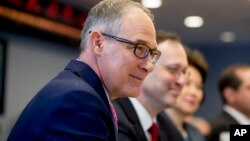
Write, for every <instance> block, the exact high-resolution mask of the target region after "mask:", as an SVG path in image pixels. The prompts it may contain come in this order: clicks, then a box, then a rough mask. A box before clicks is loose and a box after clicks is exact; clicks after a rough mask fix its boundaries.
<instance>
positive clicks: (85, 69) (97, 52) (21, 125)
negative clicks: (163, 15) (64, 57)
mask: <svg viewBox="0 0 250 141" xmlns="http://www.w3.org/2000/svg"><path fill="white" fill-rule="evenodd" d="M134 13H136V14H134ZM142 41H143V42H142ZM156 46H157V44H156V39H155V28H154V25H153V22H152V15H151V13H150V11H149V10H148V9H146V8H144V7H143V6H142V5H140V4H139V3H137V2H133V1H130V0H116V1H113V0H104V1H101V2H100V3H99V4H97V5H96V6H95V7H93V8H92V9H91V10H90V12H89V15H88V17H87V19H86V22H85V24H84V27H83V31H82V42H81V53H80V56H79V58H78V59H76V60H72V61H71V62H70V63H69V64H68V65H67V66H66V68H65V69H64V70H63V71H62V72H60V73H59V74H58V75H57V76H56V77H55V78H54V79H53V80H52V81H50V82H49V83H48V84H47V85H45V86H44V87H43V88H42V89H41V90H40V91H39V92H38V94H37V95H36V96H35V97H34V98H33V99H32V100H31V101H30V102H29V104H28V105H27V106H26V108H25V109H24V111H23V112H22V114H21V115H20V117H19V119H18V121H17V122H16V124H15V126H14V127H13V129H12V131H11V133H10V135H9V138H8V141H80V140H81V141H116V133H117V127H116V119H115V113H114V112H113V111H112V104H111V102H110V101H111V100H114V99H116V98H118V97H128V96H137V95H138V93H139V91H140V85H141V83H142V81H143V80H144V78H145V77H146V76H147V74H148V73H149V72H151V71H152V69H153V66H154V63H156V62H157V60H158V58H159V56H160V52H159V51H158V50H157V49H156Z"/></svg>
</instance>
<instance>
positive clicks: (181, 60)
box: [158, 40, 188, 68]
mask: <svg viewBox="0 0 250 141" xmlns="http://www.w3.org/2000/svg"><path fill="white" fill-rule="evenodd" d="M158 49H159V50H160V51H161V57H160V59H159V60H158V62H161V64H165V65H175V66H180V67H183V68H187V66H188V61H187V54H186V52H185V50H184V48H183V46H182V45H181V44H180V43H179V42H176V41H170V40H167V41H164V42H162V43H160V44H159V45H158Z"/></svg>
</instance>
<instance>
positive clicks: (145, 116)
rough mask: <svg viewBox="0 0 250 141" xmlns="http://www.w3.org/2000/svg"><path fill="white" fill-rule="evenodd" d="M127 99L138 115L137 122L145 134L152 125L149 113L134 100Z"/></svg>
mask: <svg viewBox="0 0 250 141" xmlns="http://www.w3.org/2000/svg"><path fill="white" fill-rule="evenodd" d="M129 99H130V101H131V103H132V105H133V106H134V108H135V111H136V113H137V115H138V118H139V121H140V123H141V125H142V128H143V130H144V132H147V131H148V129H149V128H150V127H151V125H152V123H153V119H152V117H151V116H150V114H149V112H148V111H147V110H146V109H145V108H144V106H143V105H142V104H141V103H140V102H139V101H138V100H137V99H136V98H129Z"/></svg>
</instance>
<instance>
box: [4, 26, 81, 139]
mask: <svg viewBox="0 0 250 141" xmlns="http://www.w3.org/2000/svg"><path fill="white" fill-rule="evenodd" d="M0 38H4V39H6V40H7V62H6V64H7V65H6V69H7V70H6V76H5V77H6V80H5V109H4V111H5V112H4V114H3V115H0V125H1V130H0V141H5V140H6V139H7V136H8V134H9V132H10V130H11V128H12V126H13V124H14V123H15V121H16V119H17V117H18V116H19V114H20V112H21V111H22V110H23V108H24V107H25V106H26V104H27V103H28V102H29V100H30V99H31V98H32V97H33V96H34V95H35V94H36V92H37V91H38V90H39V89H41V87H42V86H44V85H45V84H46V83H47V82H48V81H49V80H50V79H52V78H53V77H54V76H55V75H56V74H57V73H58V72H59V71H60V70H62V69H63V68H64V67H65V65H66V64H67V63H68V62H69V60H70V59H74V58H77V57H78V52H77V51H76V49H73V47H66V46H62V45H61V44H56V43H52V42H46V41H44V40H40V39H34V38H30V37H21V36H20V35H13V34H7V33H4V32H1V31H0ZM48 108H49V107H48Z"/></svg>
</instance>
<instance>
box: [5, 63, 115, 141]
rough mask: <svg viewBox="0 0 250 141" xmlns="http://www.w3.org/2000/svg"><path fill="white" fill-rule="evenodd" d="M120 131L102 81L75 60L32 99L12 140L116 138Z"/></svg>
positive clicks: (108, 140) (112, 140) (98, 140)
mask: <svg viewBox="0 0 250 141" xmlns="http://www.w3.org/2000/svg"><path fill="white" fill-rule="evenodd" d="M116 130H117V129H115V125H114V122H113V119H112V113H111V109H110V106H109V101H108V99H107V96H106V94H105V91H104V89H103V86H102V82H101V81H100V79H99V78H98V76H97V75H96V74H95V72H94V71H93V70H92V69H91V68H90V67H89V66H88V65H87V64H85V63H83V62H80V61H77V60H72V61H71V62H70V63H69V64H68V65H67V66H66V68H65V69H64V70H63V71H62V72H61V73H59V74H58V76H56V77H55V78H54V79H53V80H52V81H50V82H49V83H48V84H47V85H46V86H45V87H44V88H42V89H41V90H40V91H39V92H38V94H37V95H36V96H35V97H34V98H33V99H32V100H31V101H30V102H29V104H28V105H27V106H26V108H25V109H24V111H23V112H22V114H21V115H20V117H19V119H18V121H17V122H16V124H15V126H14V127H13V129H12V131H11V133H10V135H9V138H8V141H115V140H116V132H117V131H116Z"/></svg>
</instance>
